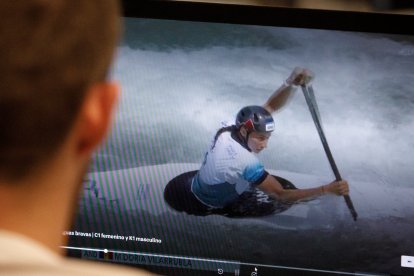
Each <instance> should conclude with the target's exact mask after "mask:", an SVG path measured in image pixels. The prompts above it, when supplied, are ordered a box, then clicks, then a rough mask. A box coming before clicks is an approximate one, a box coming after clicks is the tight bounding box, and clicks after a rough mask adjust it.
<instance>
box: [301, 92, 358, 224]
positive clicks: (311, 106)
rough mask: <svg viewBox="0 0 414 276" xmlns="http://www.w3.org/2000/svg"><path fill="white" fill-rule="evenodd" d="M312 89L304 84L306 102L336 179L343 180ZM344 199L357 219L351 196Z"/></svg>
mask: <svg viewBox="0 0 414 276" xmlns="http://www.w3.org/2000/svg"><path fill="white" fill-rule="evenodd" d="M309 88H310V89H309ZM311 89H312V88H311V87H307V86H302V91H303V94H304V95H305V100H306V103H307V105H308V108H309V111H310V113H311V115H312V119H313V122H314V123H315V126H316V130H317V131H318V134H319V138H320V139H321V142H322V145H323V149H324V150H325V154H326V156H327V157H328V160H329V164H330V165H331V168H332V171H333V173H334V175H335V179H336V181H341V180H342V177H341V174H340V173H339V170H338V167H337V166H336V163H335V160H334V158H333V156H332V152H331V149H330V148H329V145H328V141H327V140H326V136H325V133H324V132H323V129H322V124H321V121H320V118H319V116H318V110H317V106H316V101H314V102H313V101H312V98H311V97H313V96H314V95H313V93H312V96H311V94H310V91H312V92H313V90H311ZM344 199H345V203H346V205H347V206H348V209H349V211H350V212H351V215H352V218H353V219H354V220H356V219H357V217H358V214H357V212H356V210H355V208H354V204H353V203H352V200H351V197H350V196H349V195H344Z"/></svg>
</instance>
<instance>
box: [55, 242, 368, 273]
mask: <svg viewBox="0 0 414 276" xmlns="http://www.w3.org/2000/svg"><path fill="white" fill-rule="evenodd" d="M60 247H61V248H64V249H70V250H80V251H90V252H97V253H104V254H107V253H112V254H127V255H135V256H142V257H154V258H169V259H175V260H187V261H193V262H194V261H195V262H202V263H211V265H213V266H214V269H217V264H221V265H225V266H232V267H236V266H237V267H240V266H241V265H245V266H254V267H267V268H275V269H288V270H299V271H308V272H321V273H331V274H338V275H356V276H373V275H375V274H365V273H351V272H339V271H330V270H320V269H310V268H301V267H290V266H279V265H268V264H259V263H248V262H238V261H231V260H219V259H208V258H197V257H186V256H174V255H163V254H153V253H139V252H129V251H121V250H108V249H95V248H83V247H72V246H60ZM90 259H95V258H90ZM96 259H99V258H96ZM137 264H139V263H137ZM214 264H215V265H214ZM233 271H234V270H233ZM228 272H230V271H228Z"/></svg>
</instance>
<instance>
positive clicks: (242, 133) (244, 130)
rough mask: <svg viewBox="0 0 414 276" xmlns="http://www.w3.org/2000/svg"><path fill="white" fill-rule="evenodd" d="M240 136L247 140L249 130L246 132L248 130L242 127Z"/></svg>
mask: <svg viewBox="0 0 414 276" xmlns="http://www.w3.org/2000/svg"><path fill="white" fill-rule="evenodd" d="M240 134H241V136H242V137H243V138H244V139H246V137H247V130H246V128H245V127H244V126H242V127H241V128H240Z"/></svg>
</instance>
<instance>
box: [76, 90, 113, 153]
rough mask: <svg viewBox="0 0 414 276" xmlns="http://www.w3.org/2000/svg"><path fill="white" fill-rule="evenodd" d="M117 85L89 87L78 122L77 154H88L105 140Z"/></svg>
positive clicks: (110, 121)
mask: <svg viewBox="0 0 414 276" xmlns="http://www.w3.org/2000/svg"><path fill="white" fill-rule="evenodd" d="M119 91H120V88H119V85H118V83H114V82H102V83H97V84H93V85H92V86H91V87H89V89H88V91H87V93H86V95H85V99H84V101H83V104H82V107H81V110H80V114H79V121H78V124H79V125H78V129H77V133H78V147H77V151H78V154H81V155H84V154H90V153H91V152H92V151H93V150H94V149H95V148H96V147H97V146H98V145H99V144H100V142H101V141H102V140H103V139H104V138H105V136H106V134H107V132H108V129H109V127H110V125H111V123H112V117H113V114H114V110H115V106H116V103H117V101H118V96H119Z"/></svg>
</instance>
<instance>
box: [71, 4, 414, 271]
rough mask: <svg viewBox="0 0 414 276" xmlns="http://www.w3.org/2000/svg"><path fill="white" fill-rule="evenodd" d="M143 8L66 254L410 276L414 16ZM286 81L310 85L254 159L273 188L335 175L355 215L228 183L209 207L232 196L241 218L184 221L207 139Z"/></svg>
mask: <svg viewBox="0 0 414 276" xmlns="http://www.w3.org/2000/svg"><path fill="white" fill-rule="evenodd" d="M154 3H155V4H151V3H146V4H145V5H144V4H142V3H141V4H139V3H137V4H136V5H135V6H133V5H129V6H128V5H125V17H124V18H123V20H124V35H123V39H122V41H121V42H120V44H119V46H118V48H117V54H116V60H115V64H114V66H113V69H112V72H111V78H113V79H116V80H118V81H119V83H120V85H121V87H122V94H121V98H120V104H119V107H118V110H117V114H116V118H115V120H114V124H113V128H112V131H111V133H110V135H109V136H108V138H107V140H106V142H105V143H104V144H103V145H102V146H101V148H99V150H98V151H97V152H96V153H95V155H94V158H93V161H92V163H91V166H90V170H89V172H88V174H87V176H85V179H84V183H83V184H84V188H83V196H82V198H81V200H80V202H79V211H78V214H77V218H76V220H75V224H74V226H73V228H72V229H68V231H65V232H64V233H63V235H65V236H68V238H69V244H68V245H67V246H64V248H66V249H67V252H68V255H69V256H73V257H78V258H83V259H89V260H98V261H104V262H111V263H120V264H126V265H131V266H137V267H142V268H145V269H148V270H150V271H153V272H156V273H161V274H166V275H409V274H410V273H413V270H414V268H412V267H413V266H414V257H413V256H414V239H413V238H412V237H413V234H414V224H413V223H412V222H413V221H414V208H413V200H414V171H413V169H412V168H413V165H414V154H413V153H414V143H413V141H414V120H413V119H414V108H413V107H414V31H413V30H411V29H410V28H409V27H408V26H410V24H408V26H407V23H410V22H411V23H413V19H412V17H409V16H402V15H385V14H363V13H345V12H328V11H324V12H322V11H312V10H288V9H279V8H268V7H265V8H257V7H251V6H244V7H242V6H235V5H234V6H233V5H221V4H209V5H206V4H197V3H172V2H168V1H163V2H154ZM128 8H130V9H128ZM390 20H392V21H393V22H394V27H392V26H391V25H388V24H391V21H390ZM403 24H404V25H403ZM411 26H413V25H412V24H411ZM296 67H301V68H307V69H308V70H309V71H312V72H313V74H314V78H313V80H312V82H311V85H309V86H306V87H303V88H302V87H293V88H292V89H293V92H292V93H293V94H292V97H290V98H289V100H288V101H287V102H286V103H285V104H284V106H283V107H282V108H281V109H280V110H278V111H277V112H275V113H273V114H272V117H273V120H274V130H273V131H272V132H271V135H270V138H269V139H268V141H267V144H266V146H265V147H264V149H263V150H262V151H261V152H260V153H258V154H253V155H254V156H255V158H257V159H258V160H260V163H261V164H262V165H263V167H264V168H265V170H266V172H267V173H268V174H269V175H273V176H277V177H278V178H277V179H278V180H279V182H280V183H281V184H284V185H283V188H284V189H289V185H293V187H296V188H298V189H307V188H309V189H312V188H315V187H320V186H321V185H324V184H329V183H331V182H332V181H334V180H335V179H337V178H338V175H337V174H338V173H340V177H341V178H342V179H344V180H346V181H347V182H348V184H349V198H348V199H349V200H350V201H351V205H349V204H347V201H346V200H344V197H343V196H337V195H333V194H330V193H325V194H324V195H320V196H313V197H311V198H308V199H307V200H301V201H297V202H290V203H289V204H282V205H280V201H278V200H277V199H276V200H274V198H272V197H269V196H268V195H267V194H266V193H263V192H260V191H258V190H257V188H255V187H254V186H253V185H250V186H249V184H250V183H247V184H246V185H247V186H246V187H247V188H246V189H245V190H242V191H241V190H240V189H241V188H240V185H239V186H237V185H238V184H237V185H236V184H235V183H228V184H230V185H229V186H231V187H233V186H234V187H235V188H233V190H232V191H230V190H228V189H230V188H228V186H226V188H223V189H221V190H220V189H219V190H215V191H216V192H217V197H221V196H223V194H227V193H232V192H233V193H234V190H236V192H237V193H238V195H240V196H241V197H243V196H245V201H242V204H240V205H238V206H237V208H233V209H226V208H214V206H210V205H214V204H213V203H211V204H208V203H207V204H206V205H208V206H209V207H213V208H207V209H206V210H204V209H203V210H201V211H200V209H197V211H191V210H188V209H186V208H190V209H191V208H192V206H190V207H188V206H187V205H189V204H190V205H191V204H193V203H194V201H192V200H194V198H192V199H191V200H190V199H189V198H188V196H189V194H191V193H195V195H196V199H199V200H200V201H201V202H204V203H205V201H203V199H200V198H199V197H197V193H196V191H195V189H196V188H195V187H194V185H196V184H194V181H201V180H199V176H200V173H199V172H200V171H201V168H202V166H204V165H205V163H206V162H207V161H206V160H207V157H208V156H209V154H210V155H211V152H214V146H212V144H214V142H213V141H214V138H215V136H216V134H217V130H218V129H220V128H222V127H223V126H228V125H234V124H235V121H236V116H237V115H238V112H239V110H241V109H242V108H243V107H245V106H262V105H263V104H264V103H265V102H266V101H267V100H268V98H269V97H270V96H271V95H272V93H273V92H275V91H276V90H277V89H278V88H279V87H280V86H283V85H284V84H285V81H286V79H287V78H288V77H289V76H290V74H291V72H292V71H293V70H294V69H295V68H296ZM307 100H308V101H307ZM226 135H227V136H226ZM217 136H218V139H221V138H220V136H222V137H227V138H228V139H230V140H231V139H233V136H232V135H230V134H228V133H227V134H226V133H225V132H223V133H222V134H219V135H217ZM227 138H226V139H227ZM223 139H224V138H223ZM233 140H234V139H233ZM216 142H217V141H216ZM216 149H217V151H219V149H220V146H218V147H217V148H216ZM232 149H233V148H225V150H227V152H226V154H227V155H226V156H227V157H226V158H227V159H225V160H224V161H223V160H221V161H220V162H222V163H220V164H218V165H217V164H216V165H217V166H218V167H220V166H221V167H225V169H224V172H223V171H222V172H221V173H222V174H225V175H226V177H227V175H231V174H232V173H234V174H237V173H238V172H234V171H231V172H230V171H229V172H227V171H226V170H236V169H235V168H234V167H237V166H238V164H239V163H240V162H241V161H240V162H239V160H237V156H238V155H237V154H238V153H237V152H231V150H232ZM237 150H238V149H237ZM237 150H236V151H237ZM206 153H207V154H206ZM234 156H236V158H234V159H233V157H234ZM246 158H247V157H246ZM249 158H250V157H249ZM228 163H231V166H230V165H229V164H228ZM233 165H234V166H233ZM334 167H335V168H336V169H335V168H334ZM228 168H231V169H228ZM207 172H208V173H210V171H209V170H207ZM226 179H227V178H226ZM229 179H232V178H231V177H230V176H229ZM228 182H231V181H230V180H228ZM197 183H198V182H197ZM172 185H176V186H175V188H171V189H169V188H168V187H172ZM232 185H233V186H232ZM285 185H287V186H285ZM176 187H179V188H176ZM197 189H198V188H197ZM246 194H247V195H246ZM212 200H213V201H209V202H214V199H212ZM187 203H188V204H187ZM194 204H195V203H194ZM197 204H198V203H197ZM218 209H220V210H219V211H217V210H218ZM410 267H411V268H410Z"/></svg>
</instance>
